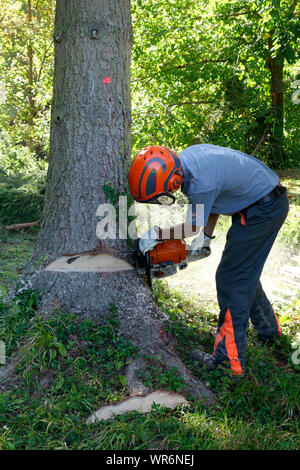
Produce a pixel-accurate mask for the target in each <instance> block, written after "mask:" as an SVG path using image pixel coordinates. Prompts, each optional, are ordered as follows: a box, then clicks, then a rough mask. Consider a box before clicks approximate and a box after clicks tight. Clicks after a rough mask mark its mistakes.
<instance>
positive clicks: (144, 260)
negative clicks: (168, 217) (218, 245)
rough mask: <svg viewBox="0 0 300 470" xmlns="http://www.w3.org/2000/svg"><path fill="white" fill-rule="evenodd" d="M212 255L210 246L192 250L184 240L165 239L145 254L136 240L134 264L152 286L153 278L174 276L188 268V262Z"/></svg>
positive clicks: (141, 275) (140, 274)
mask: <svg viewBox="0 0 300 470" xmlns="http://www.w3.org/2000/svg"><path fill="white" fill-rule="evenodd" d="M209 255H210V248H208V247H204V248H201V249H199V250H193V251H190V250H189V249H188V245H187V243H186V242H185V241H184V240H165V241H163V242H161V243H158V244H157V245H156V246H155V248H153V250H150V251H147V252H146V253H145V254H143V253H142V252H141V250H140V248H139V239H138V240H136V243H135V249H134V250H133V256H134V264H135V267H136V268H137V271H138V274H139V276H140V277H141V278H142V279H143V280H144V281H145V282H146V283H147V284H148V286H149V287H150V288H151V287H152V280H153V279H154V280H155V279H162V278H164V277H168V276H172V275H173V274H176V273H177V271H178V270H179V271H181V270H183V269H186V268H187V266H188V262H190V261H197V260H199V259H203V258H206V257H207V256H209Z"/></svg>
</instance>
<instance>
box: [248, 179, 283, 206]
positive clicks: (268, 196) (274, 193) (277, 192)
mask: <svg viewBox="0 0 300 470" xmlns="http://www.w3.org/2000/svg"><path fill="white" fill-rule="evenodd" d="M285 192H286V188H285V187H284V186H281V184H278V185H277V186H275V188H273V189H272V191H270V192H269V193H268V194H266V195H265V196H263V197H262V198H260V199H258V201H256V202H253V204H250V206H248V207H246V208H245V209H248V208H249V207H252V206H256V205H258V204H265V203H266V202H269V201H271V200H272V199H276V198H277V197H279V196H281V194H283V193H285Z"/></svg>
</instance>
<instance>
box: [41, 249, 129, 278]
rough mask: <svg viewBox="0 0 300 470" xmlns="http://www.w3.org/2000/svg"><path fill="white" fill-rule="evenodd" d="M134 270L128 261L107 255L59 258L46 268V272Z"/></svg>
mask: <svg viewBox="0 0 300 470" xmlns="http://www.w3.org/2000/svg"><path fill="white" fill-rule="evenodd" d="M129 269H134V267H133V266H132V265H131V264H130V263H128V261H126V260H124V259H121V258H117V257H116V256H111V255H107V254H97V255H93V254H89V255H87V254H80V253H78V254H77V255H73V256H61V257H60V258H57V259H56V260H55V261H53V262H52V263H50V264H49V265H48V266H46V268H45V270H46V271H57V272H70V271H71V272H72V271H81V272H100V273H101V272H115V271H127V270H129Z"/></svg>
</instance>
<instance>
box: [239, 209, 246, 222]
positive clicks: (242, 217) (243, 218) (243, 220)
mask: <svg viewBox="0 0 300 470" xmlns="http://www.w3.org/2000/svg"><path fill="white" fill-rule="evenodd" d="M238 214H240V216H241V224H242V225H246V221H245V217H244V215H243V214H242V213H241V212H238Z"/></svg>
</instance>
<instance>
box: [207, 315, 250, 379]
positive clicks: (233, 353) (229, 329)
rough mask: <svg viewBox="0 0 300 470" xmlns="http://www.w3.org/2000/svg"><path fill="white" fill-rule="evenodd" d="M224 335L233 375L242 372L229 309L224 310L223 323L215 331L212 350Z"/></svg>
mask: <svg viewBox="0 0 300 470" xmlns="http://www.w3.org/2000/svg"><path fill="white" fill-rule="evenodd" d="M224 337H225V348H226V352H227V356H228V358H229V361H230V365H231V369H232V370H233V372H234V375H236V374H243V370H242V366H241V363H240V360H239V357H238V350H237V347H236V342H235V339H234V330H233V324H232V318H231V313H230V310H229V309H228V310H227V312H226V315H225V320H224V323H223V325H222V326H221V328H220V330H219V332H218V333H217V336H216V341H215V346H214V351H216V349H217V347H218V344H219V343H220V341H222V339H223V338H224Z"/></svg>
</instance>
